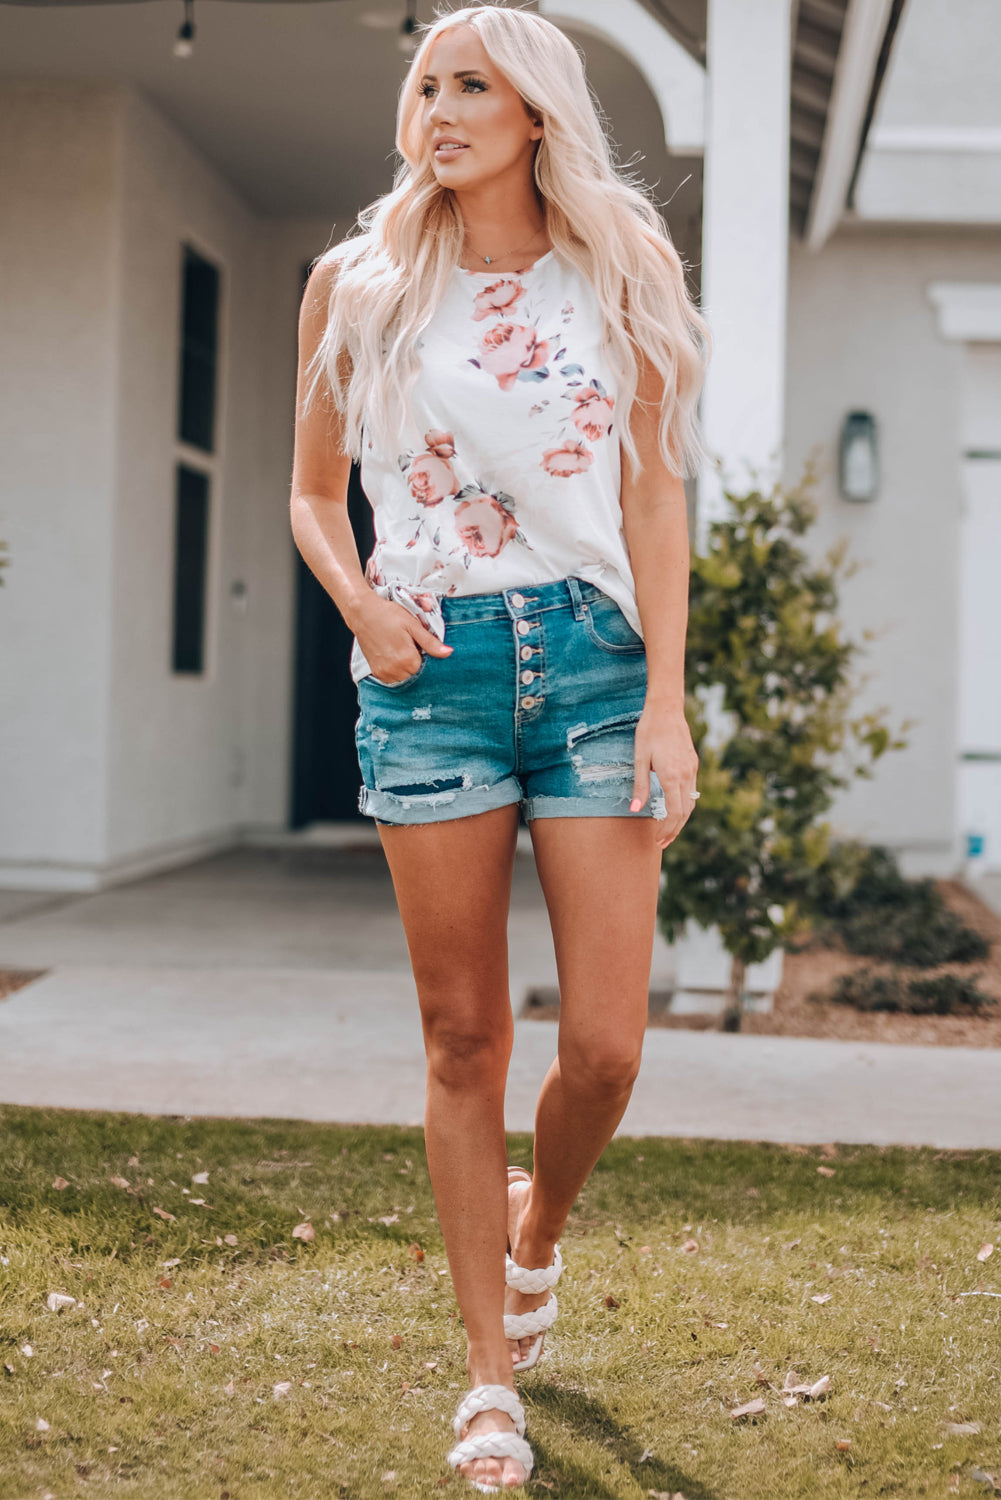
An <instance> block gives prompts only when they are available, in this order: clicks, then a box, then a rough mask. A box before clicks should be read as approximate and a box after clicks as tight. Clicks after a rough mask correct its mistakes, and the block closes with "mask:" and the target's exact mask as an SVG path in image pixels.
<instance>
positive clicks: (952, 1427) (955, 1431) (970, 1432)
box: [944, 1422, 980, 1437]
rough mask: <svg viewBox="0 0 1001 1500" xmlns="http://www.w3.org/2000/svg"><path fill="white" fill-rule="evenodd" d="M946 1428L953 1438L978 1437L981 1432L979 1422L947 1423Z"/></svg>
mask: <svg viewBox="0 0 1001 1500" xmlns="http://www.w3.org/2000/svg"><path fill="white" fill-rule="evenodd" d="M944 1426H945V1431H946V1432H948V1433H949V1434H950V1435H951V1436H952V1437H976V1435H977V1433H978V1432H979V1431H980V1423H979V1422H946V1423H945V1424H944Z"/></svg>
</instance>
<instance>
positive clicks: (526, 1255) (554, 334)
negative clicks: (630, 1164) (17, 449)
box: [292, 6, 709, 1493]
mask: <svg viewBox="0 0 1001 1500" xmlns="http://www.w3.org/2000/svg"><path fill="white" fill-rule="evenodd" d="M397 144H398V149H399V151H400V153H401V155H402V157H403V160H404V166H403V167H402V168H401V169H400V172H399V174H398V176H397V179H396V183H395V185H394V188H393V191H392V192H390V193H389V194H388V195H387V196H385V197H384V198H382V199H380V200H379V201H378V202H377V203H375V204H374V205H373V206H371V207H370V208H369V209H367V210H366V211H365V212H364V213H363V214H361V215H360V216H359V224H360V228H361V230H362V232H361V233H360V234H356V235H354V236H352V237H349V238H348V239H347V240H346V241H344V242H343V243H342V244H340V245H338V246H336V247H335V248H334V249H333V250H331V251H329V252H328V253H327V254H326V255H324V256H322V257H321V258H320V260H319V261H318V263H317V264H316V266H315V268H314V270H313V273H312V275H311V277H310V280H309V284H308V286H307V288H306V293H305V296H304V299H303V304H302V312H301V317H300V364H299V390H298V398H297V419H296V444H295V463H294V472H293V481H292V529H293V534H294V537H295V541H296V544H297V546H298V547H299V550H300V552H301V553H302V555H303V557H304V558H305V560H306V563H307V564H308V566H309V567H310V569H311V570H312V572H313V573H314V574H315V575H316V577H317V578H318V579H319V580H320V582H321V583H322V584H323V586H324V587H325V588H326V590H327V591H328V593H329V594H330V595H331V597H332V598H333V599H334V601H335V603H336V604H337V606H338V608H339V609H340V611H341V613H342V615H343V616H344V619H345V620H346V622H347V624H348V626H349V627H350V629H351V630H352V632H353V634H354V636H355V643H354V647H353V651H352V658H351V667H352V675H353V677H354V679H355V681H356V682H357V685H358V693H359V699H360V707H361V712H360V715H359V718H358V722H357V728H356V736H357V744H358V754H359V760H360V764H361V768H362V773H363V778H364V785H363V787H362V791H361V799H360V806H361V808H362V810H363V811H365V812H367V813H369V814H371V815H372V816H373V817H374V818H375V819H376V823H377V826H378V829H379V834H380V838H381V841H382V845H383V848H384V850H385V853H386V858H387V860H388V863H389V866H390V870H391V872H392V877H393V882H394V886H395V890H396V896H397V900H398V902H399V907H400V913H401V916H402V919H403V923H404V926H405V929H406V935H407V942H408V945H409V950H410V956H411V960H412V963H413V970H414V976H415V979H416V983H417V989H418V993H419V997H420V1006H421V1015H422V1021H423V1028H424V1040H425V1046H426V1050H427V1062H428V1071H427V1110H426V1119H425V1140H426V1146H427V1156H428V1165H429V1169H430V1173H431V1181H432V1186H433V1189H434V1196H435V1203H436V1206H437V1210H438V1215H439V1218H440V1220H441V1225H442V1231H443V1233H444V1238H445V1247H446V1250H447V1254H448V1260H449V1266H450V1269H451V1274H452V1280H453V1283H454V1286H455V1293H456V1297H457V1299H458V1303H459V1307H460V1309H461V1312H462V1317H463V1320H464V1322H465V1327H466V1334H467V1340H468V1349H467V1360H466V1365H467V1370H468V1374H469V1379H470V1384H471V1387H472V1390H471V1392H470V1393H469V1395H468V1396H467V1397H466V1398H464V1399H463V1401H462V1402H460V1405H459V1409H458V1411H457V1413H456V1418H455V1422H454V1424H453V1425H454V1427H455V1431H456V1436H457V1438H458V1439H459V1442H458V1443H457V1445H456V1447H455V1448H454V1449H453V1450H452V1452H451V1453H450V1454H449V1462H450V1463H451V1464H452V1466H453V1467H457V1468H458V1469H459V1470H460V1471H461V1473H462V1474H464V1475H465V1476H466V1477H467V1478H468V1479H469V1480H470V1481H471V1482H472V1483H473V1484H474V1485H475V1487H476V1488H477V1489H478V1490H480V1491H482V1492H484V1493H493V1492H494V1491H496V1490H497V1489H498V1488H500V1487H504V1488H508V1487H513V1486H516V1485H520V1484H523V1483H524V1482H525V1481H526V1480H527V1478H528V1475H529V1473H530V1471H531V1467H532V1454H531V1449H530V1448H529V1446H528V1443H527V1442H526V1441H525V1440H524V1430H525V1424H524V1411H523V1409H522V1406H521V1403H520V1401H519V1400H518V1398H517V1396H516V1394H515V1391H514V1374H515V1372H517V1371H520V1370H525V1369H529V1368H531V1367H532V1366H533V1365H534V1364H535V1363H536V1361H537V1360H538V1358H539V1355H540V1353H541V1352H542V1344H543V1339H544V1335H545V1330H546V1328H547V1327H549V1326H550V1325H551V1323H552V1320H553V1318H554V1317H555V1315H556V1298H555V1296H554V1295H553V1291H552V1288H553V1286H554V1285H555V1283H556V1281H557V1280H558V1277H559V1272H560V1266H561V1260H560V1254H559V1247H558V1243H557V1242H558V1239H559V1236H560V1233H561V1232H562V1230H563V1226H564V1224H565V1223H566V1220H567V1216H568V1214H569V1212H570V1209H571V1207H572V1205H573V1203H574V1200H575V1199H576V1197H577V1194H578V1193H579V1191H580V1189H581V1187H582V1186H583V1184H584V1182H585V1181H586V1179H587V1177H588V1175H589V1173H590V1172H591V1169H592V1168H593V1166H594V1164H595V1162H596V1161H597V1160H598V1158H599V1156H600V1155H601V1153H602V1151H603V1150H604V1148H605V1146H606V1145H607V1143H608V1141H609V1140H610V1139H611V1137H612V1134H613V1133H614V1131H615V1128H616V1126H617V1125H618V1123H619V1121H620V1119H621V1118H622V1115H623V1113H624V1111H625V1108H626V1104H627V1102H628V1100H629V1095H630V1090H631V1087H632V1084H633V1080H634V1079H635V1077H636V1074H637V1071H638V1068H639V1063H640V1052H641V1047H642V1043H643V1035H644V1028H645V1024H646V1016H647V1003H648V984H649V974H650V963H651V956H652V944H653V936H654V928H655V914H656V903H657V892H658V878H659V871H660V864H661V851H662V850H663V849H664V847H665V846H666V845H667V844H669V843H670V842H671V841H672V840H673V839H674V838H676V837H677V835H678V833H679V832H680V831H681V828H682V826H683V825H684V823H685V821H686V820H687V818H688V817H689V815H690V813H691V811H692V809H693V807H694V806H695V801H694V799H695V798H696V797H697V796H698V793H697V791H696V790H695V777H696V770H697V759H696V755H695V752H694V749H693V746H692V741H691V736H690V734H689V731H688V726H687V724H686V721H685V715H684V684H683V664H684V641H685V629H686V623H687V578H688V536H687V527H686V513H685V497H684V487H683V482H682V481H683V475H684V473H685V472H686V471H688V470H690V469H691V468H692V466H694V465H696V464H697V462H698V461H699V458H700V457H701V452H702V450H701V447H700V443H699V435H698V429H697V422H696V403H697V400H698V395H699V389H700V387H701V383H702V377H703V374H704V368H705V360H706V357H707V349H708V344H709V340H708V330H707V329H706V325H705V324H704V322H703V321H702V319H701V318H700V316H699V314H698V313H697V311H696V310H695V308H694V307H693V306H692V304H691V302H690V301H689V299H688V297H687V294H686V291H685V287H684V274H683V267H682V264H681V262H680V260H679V257H678V255H677V253H676V251H675V250H674V248H673V246H672V245H671V243H670V240H669V238H668V236H667V234H666V232H665V230H664V228H663V225H662V224H661V221H660V219H659V217H658V215H657V213H656V211H655V210H654V209H653V207H652V206H651V205H650V203H649V202H648V200H647V199H646V198H645V197H644V196H643V195H642V194H641V193H640V192H639V191H638V190H637V189H636V188H635V187H634V186H632V185H631V184H630V183H629V182H627V181H626V180H625V179H624V178H623V176H622V174H621V173H620V172H619V171H618V170H617V169H616V168H615V167H614V166H613V165H612V159H611V153H610V148H609V145H608V142H607V141H606V138H605V136H604V133H603V131H602V128H601V126H600V123H599V121H598V118H597V115H596V112H595V106H594V104H593V103H592V100H591V97H590V94H589V92H588V87H587V83H586V81H585V77H584V72H583V68H582V65H581V61H580V58H579V55H578V53H577V51H576V49H575V48H574V46H573V45H572V44H571V42H570V41H569V40H568V39H567V38H566V37H564V36H563V35H562V33H561V32H560V31H559V30H558V29H557V28H556V27H555V26H553V25H552V24H551V23H550V22H548V21H546V20H544V19H542V18H541V17H539V16H537V15H534V14H531V13H529V12H527V11H520V10H507V9H504V8H501V7H492V6H491V7H482V8H481V7H476V6H474V7H470V8H467V9H463V10H459V11H456V12H454V13H452V14H451V15H446V16H444V17H442V18H441V19H439V20H438V21H437V22H436V24H434V25H433V26H432V27H431V28H430V29H429V30H427V31H426V33H425V35H424V37H423V41H422V44H421V46H420V48H419V50H418V52H417V54H416V56H415V58H414V61H413V64H412V66H411V68H410V70H409V72H408V75H407V78H406V80H405V82H404V85H403V89H402V93H401V98H400V105H399V115H398V133H397ZM352 457H354V458H360V460H361V465H362V482H363V485H364V488H365V491H366V493H367V495H368V496H369V499H370V500H371V501H372V504H373V509H374V513H375V523H376V543H375V548H374V551H373V553H372V556H371V558H370V559H369V560H368V563H367V567H366V569H365V571H364V573H363V571H362V567H361V562H360V560H359V557H358V554H357V550H356V546H355V542H354V539H353V535H352V530H351V526H350V523H349V520H348V515H347V508H346V493H347V484H348V476H349V467H350V462H351V459H352ZM519 809H521V810H522V812H523V814H524V817H525V819H526V820H527V822H528V826H529V828H530V831H531V837H532V842H533V846H534V850H535V858H536V864H537V868H538V872H539V876H540V879H541V882H542V887H543V890H544V893H545V898H546V903H547V906H548V910H549V914H550V918H551V922H552V928H553V936H554V942H555V947H556V956H557V963H558V969H559V979H560V994H561V1011H560V1027H559V1045H558V1057H557V1059H556V1061H555V1062H554V1063H553V1065H552V1067H551V1068H550V1070H549V1073H548V1074H547V1076H546V1079H545V1082H544V1083H543V1086H542V1091H541V1094H540V1097H539V1103H538V1111H537V1115H536V1131H535V1148H534V1162H533V1165H534V1175H529V1173H528V1172H526V1171H523V1170H521V1169H517V1168H512V1169H511V1170H510V1172H509V1171H508V1168H507V1161H506V1149H505V1136H504V1087H505V1079H506V1074H507V1065H508V1059H509V1056H510V1050H511V1043H512V1037H513V1020H512V1014H511V1003H510V997H509V994H508V983H507V915H508V904H509V898H510V888H511V877H512V868H513V859H514V853H515V846H516V835H517V831H518V824H519Z"/></svg>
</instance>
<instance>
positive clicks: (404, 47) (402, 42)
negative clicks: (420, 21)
mask: <svg viewBox="0 0 1001 1500" xmlns="http://www.w3.org/2000/svg"><path fill="white" fill-rule="evenodd" d="M396 45H397V46H398V47H399V49H400V51H401V52H402V53H403V54H404V55H405V56H406V57H413V55H414V53H415V52H416V51H417V0H407V14H406V16H405V17H404V19H403V21H402V22H401V24H400V34H399V36H398V38H397V42H396Z"/></svg>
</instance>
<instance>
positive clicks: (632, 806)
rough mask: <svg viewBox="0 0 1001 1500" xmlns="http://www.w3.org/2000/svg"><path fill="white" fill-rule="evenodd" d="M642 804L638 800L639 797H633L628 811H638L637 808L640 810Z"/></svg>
mask: <svg viewBox="0 0 1001 1500" xmlns="http://www.w3.org/2000/svg"><path fill="white" fill-rule="evenodd" d="M642 806H643V804H642V802H641V801H640V799H639V798H638V797H634V798H633V800H632V801H631V802H630V804H629V811H630V812H639V810H640V808H641V807H642Z"/></svg>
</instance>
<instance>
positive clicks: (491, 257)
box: [469, 224, 544, 266]
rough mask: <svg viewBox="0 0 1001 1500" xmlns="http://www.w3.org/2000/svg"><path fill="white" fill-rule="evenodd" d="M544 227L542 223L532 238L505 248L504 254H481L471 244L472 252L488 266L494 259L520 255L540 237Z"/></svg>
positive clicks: (505, 258)
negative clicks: (509, 248)
mask: <svg viewBox="0 0 1001 1500" xmlns="http://www.w3.org/2000/svg"><path fill="white" fill-rule="evenodd" d="M543 228H544V226H543V225H542V224H540V225H539V227H538V229H537V230H536V231H535V233H534V234H533V235H532V239H531V240H526V241H525V243H524V244H523V245H516V246H515V247H514V249H513V250H505V252H504V254H503V255H481V254H480V252H479V251H478V250H474V249H473V247H472V245H470V247H469V249H470V253H471V254H473V255H475V256H476V259H477V260H482V261H484V262H485V264H486V265H488V266H489V265H490V264H491V262H492V261H495V260H508V259H509V258H510V257H511V256H512V255H520V254H521V252H522V250H527V249H528V247H529V245H530V244H531V243H532V240H536V239H538V237H539V235H540V234H541V233H542V230H543Z"/></svg>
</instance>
